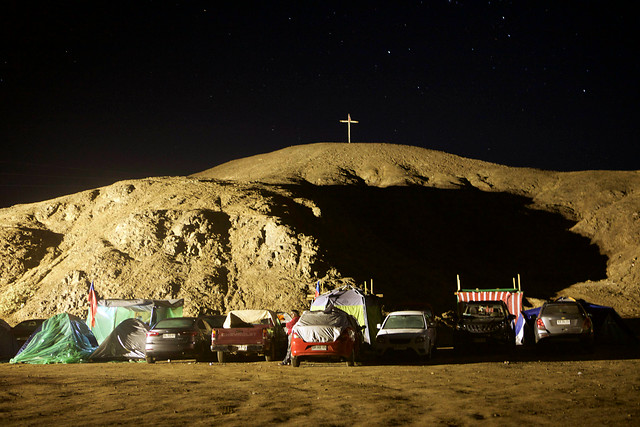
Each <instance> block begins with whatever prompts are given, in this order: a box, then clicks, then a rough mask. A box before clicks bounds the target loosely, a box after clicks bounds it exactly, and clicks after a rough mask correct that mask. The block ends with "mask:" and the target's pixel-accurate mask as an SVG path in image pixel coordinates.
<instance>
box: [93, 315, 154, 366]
mask: <svg viewBox="0 0 640 427" xmlns="http://www.w3.org/2000/svg"><path fill="white" fill-rule="evenodd" d="M148 331H149V326H147V324H146V323H144V322H143V321H142V320H140V319H125V320H123V321H122V322H120V324H119V325H118V326H116V328H115V329H114V330H113V331H112V332H111V333H110V334H109V336H107V338H105V340H104V341H102V344H100V346H99V347H98V348H97V349H96V351H94V352H93V354H91V356H90V357H89V360H91V361H94V362H102V361H109V360H131V359H144V353H145V342H146V338H147V332H148Z"/></svg>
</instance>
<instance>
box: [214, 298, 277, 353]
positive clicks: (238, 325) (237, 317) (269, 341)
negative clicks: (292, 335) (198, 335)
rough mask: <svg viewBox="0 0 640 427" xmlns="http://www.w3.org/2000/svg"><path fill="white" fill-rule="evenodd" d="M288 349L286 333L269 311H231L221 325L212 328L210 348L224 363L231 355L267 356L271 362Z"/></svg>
mask: <svg viewBox="0 0 640 427" xmlns="http://www.w3.org/2000/svg"><path fill="white" fill-rule="evenodd" d="M286 350H287V333H286V332H285V330H284V328H283V325H282V324H281V323H280V320H279V319H278V316H277V315H276V314H275V313H274V312H272V311H270V310H234V311H230V312H229V313H228V314H227V318H226V319H225V321H224V324H223V325H222V328H214V329H212V331H211V351H212V352H215V353H217V355H218V362H221V363H222V362H226V361H227V360H228V359H229V356H230V355H231V354H242V355H258V356H264V357H265V359H266V360H267V362H270V361H272V360H277V358H279V357H281V356H283V355H284V352H285V351H286Z"/></svg>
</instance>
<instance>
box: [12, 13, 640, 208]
mask: <svg viewBox="0 0 640 427" xmlns="http://www.w3.org/2000/svg"><path fill="white" fill-rule="evenodd" d="M633 4H634V2H618V1H559V0H554V1H514V2H510V1H509V2H503V1H485V2H480V1H446V0H433V1H422V2H419V1H411V2H409V1H389V2H384V3H382V2H380V3H378V2H373V1H370V2H329V1H312V0H306V1H291V2H269V1H261V2H213V1H211V2H201V1H186V0H185V1H142V0H132V1H127V2H118V1H109V2H100V1H97V0H91V1H78V2H70V1H48V2H44V1H39V2H35V1H27V0H25V1H17V0H16V1H7V2H2V5H0V35H1V41H0V109H1V110H0V140H1V141H2V147H3V148H2V156H1V158H0V192H1V195H2V197H1V198H0V207H3V206H4V207H6V206H11V205H13V204H16V203H26V202H35V201H40V200H45V199H49V198H53V197H57V196H60V195H64V194H70V193H74V192H77V191H80V190H85V189H89V188H95V187H99V186H102V185H108V184H111V183H113V182H115V181H117V180H121V179H128V178H142V177H148V176H165V175H188V174H191V173H195V172H199V171H202V170H204V169H208V168H210V167H213V166H216V165H218V164H221V163H224V162H226V161H229V160H233V159H237V158H242V157H247V156H251V155H255V154H259V153H265V152H270V151H274V150H277V149H280V148H284V147H288V146H292V145H298V144H307V143H314V142H346V138H347V132H346V125H344V124H341V123H340V122H339V121H340V120H343V119H346V117H347V114H348V113H349V114H351V117H352V119H353V120H358V121H359V123H358V124H356V125H353V126H352V129H351V132H352V141H353V142H388V143H397V144H406V145H416V146H420V147H425V148H429V149H435V150H441V151H445V152H448V153H452V154H457V155H460V156H464V157H469V158H475V159H481V160H487V161H492V162H496V163H501V164H505V165H509V166H527V167H535V168H541V169H550V170H561V171H566V170H587V169H622V170H636V169H640V148H639V146H638V143H639V139H638V136H639V134H640V133H639V125H638V123H639V122H640V121H639V108H638V100H639V99H640V98H639V96H638V95H639V93H638V92H639V90H638V81H639V79H640V66H639V63H640V52H639V50H640V49H639V46H640V44H638V42H637V41H636V40H637V39H638V35H639V33H640V19H639V17H638V15H637V14H636V13H635V11H634V8H633V7H632V5H633Z"/></svg>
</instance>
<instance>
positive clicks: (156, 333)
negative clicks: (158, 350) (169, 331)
mask: <svg viewBox="0 0 640 427" xmlns="http://www.w3.org/2000/svg"><path fill="white" fill-rule="evenodd" d="M158 335H160V334H159V333H158V332H155V331H149V332H147V336H148V337H157V336H158Z"/></svg>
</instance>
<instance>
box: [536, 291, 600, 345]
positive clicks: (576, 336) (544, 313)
mask: <svg viewBox="0 0 640 427" xmlns="http://www.w3.org/2000/svg"><path fill="white" fill-rule="evenodd" d="M534 335H535V340H536V344H541V343H545V342H551V341H554V342H561V341H569V342H578V343H580V344H582V345H583V346H584V347H585V348H586V349H591V348H592V347H593V323H592V322H591V318H590V317H589V315H588V314H587V312H586V311H585V309H584V308H583V307H582V306H581V305H580V304H579V303H578V302H576V301H572V300H563V301H554V302H547V303H545V304H544V305H543V306H542V308H540V313H539V314H538V317H537V319H536V325H535V328H534Z"/></svg>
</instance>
